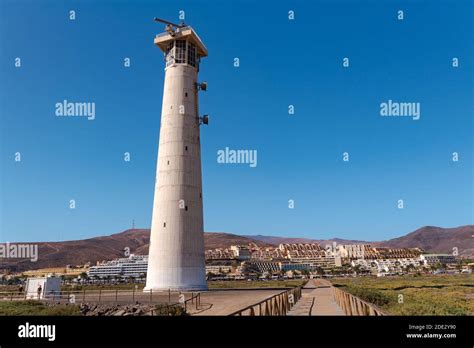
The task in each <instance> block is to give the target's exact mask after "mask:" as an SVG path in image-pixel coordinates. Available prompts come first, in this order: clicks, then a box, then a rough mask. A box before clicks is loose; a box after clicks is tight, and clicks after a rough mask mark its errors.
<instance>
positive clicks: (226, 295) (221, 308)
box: [188, 289, 285, 315]
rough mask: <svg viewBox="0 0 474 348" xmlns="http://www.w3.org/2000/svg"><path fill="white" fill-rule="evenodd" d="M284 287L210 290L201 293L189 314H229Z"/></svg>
mask: <svg viewBox="0 0 474 348" xmlns="http://www.w3.org/2000/svg"><path fill="white" fill-rule="evenodd" d="M283 291H285V289H233V290H210V291H205V292H202V293H201V306H200V307H199V309H198V310H196V309H195V308H193V307H192V306H191V308H190V310H189V311H188V313H189V314H191V315H229V314H231V313H233V312H236V311H238V310H240V309H243V308H245V307H248V306H250V305H253V304H255V303H258V302H260V301H263V300H265V299H267V298H269V297H272V296H273V295H276V294H279V293H281V292H283Z"/></svg>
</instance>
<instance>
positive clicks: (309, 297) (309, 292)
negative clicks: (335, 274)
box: [288, 279, 345, 316]
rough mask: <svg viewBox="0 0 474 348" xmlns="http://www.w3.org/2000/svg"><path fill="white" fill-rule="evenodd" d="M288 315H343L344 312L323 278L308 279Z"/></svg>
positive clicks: (329, 284)
mask: <svg viewBox="0 0 474 348" xmlns="http://www.w3.org/2000/svg"><path fill="white" fill-rule="evenodd" d="M288 315H290V316H292V315H293V316H295V315H296V316H305V315H311V316H316V315H345V313H344V311H343V310H342V308H341V307H339V305H338V304H337V303H336V301H335V299H334V295H333V289H332V287H331V283H330V282H328V281H327V280H323V279H310V280H309V281H308V283H306V285H305V286H304V288H303V295H302V297H301V299H300V300H299V301H298V302H297V303H296V304H295V305H294V307H293V308H292V309H291V310H290V311H289V312H288Z"/></svg>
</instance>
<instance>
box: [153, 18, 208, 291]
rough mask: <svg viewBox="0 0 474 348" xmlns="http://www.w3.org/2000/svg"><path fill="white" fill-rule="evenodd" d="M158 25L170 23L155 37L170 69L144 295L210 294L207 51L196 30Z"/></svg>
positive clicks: (163, 107) (166, 78)
mask: <svg viewBox="0 0 474 348" xmlns="http://www.w3.org/2000/svg"><path fill="white" fill-rule="evenodd" d="M155 20H156V21H159V22H162V23H165V24H167V25H166V28H165V30H166V32H164V33H162V34H158V35H157V36H156V37H155V44H156V45H157V46H158V47H159V48H160V49H161V50H162V51H163V52H164V56H165V62H166V67H165V82H164V90H163V106H162V109H161V127H160V142H159V147H158V165H157V170H156V186H155V198H154V203H153V217H152V226H151V236H150V250H149V257H148V272H147V279H146V286H145V291H147V290H168V289H172V290H206V289H207V283H206V277H205V265H204V235H203V204H202V180H201V145H200V132H199V126H200V125H201V124H203V123H204V124H207V120H208V119H207V116H204V117H199V110H198V92H199V90H206V84H205V83H198V80H197V78H198V77H197V75H198V71H199V62H200V59H201V58H202V57H206V56H207V49H206V47H205V46H204V44H203V43H202V41H201V39H200V38H199V37H198V35H197V34H196V33H195V31H194V30H193V29H192V28H191V27H189V26H185V25H178V24H173V23H170V22H167V21H163V20H160V19H157V18H155Z"/></svg>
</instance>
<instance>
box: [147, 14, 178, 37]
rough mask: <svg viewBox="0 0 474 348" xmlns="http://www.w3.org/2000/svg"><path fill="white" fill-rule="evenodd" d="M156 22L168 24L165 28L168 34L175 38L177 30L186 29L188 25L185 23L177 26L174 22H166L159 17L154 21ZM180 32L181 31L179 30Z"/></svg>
mask: <svg viewBox="0 0 474 348" xmlns="http://www.w3.org/2000/svg"><path fill="white" fill-rule="evenodd" d="M153 20H154V21H155V22H160V23H163V24H166V26H165V30H166V31H167V32H168V34H170V35H171V36H174V34H175V32H176V29H181V28H184V27H186V25H185V24H184V23H182V24H176V23H173V22H170V21H166V20H164V19H161V18H158V17H155V18H154V19H153ZM178 31H179V30H178Z"/></svg>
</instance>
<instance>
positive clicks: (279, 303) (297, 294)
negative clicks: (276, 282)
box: [229, 286, 302, 316]
mask: <svg viewBox="0 0 474 348" xmlns="http://www.w3.org/2000/svg"><path fill="white" fill-rule="evenodd" d="M301 288H302V287H301V286H298V287H296V288H293V289H289V290H286V291H283V292H281V293H279V294H276V295H274V296H272V297H269V298H267V299H265V300H263V301H260V302H258V303H255V304H253V305H250V306H248V307H245V308H243V309H240V310H238V311H236V312H234V313H231V314H229V316H236V315H237V316H242V315H249V316H258V315H262V316H263V315H265V316H283V315H286V313H288V311H289V310H290V309H291V307H293V305H294V304H295V303H296V302H297V301H298V300H299V299H300V298H301ZM290 295H291V296H293V301H290V297H291V296H290Z"/></svg>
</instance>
